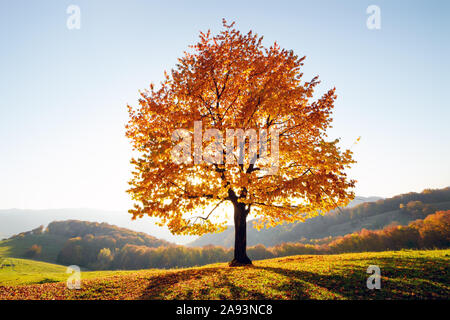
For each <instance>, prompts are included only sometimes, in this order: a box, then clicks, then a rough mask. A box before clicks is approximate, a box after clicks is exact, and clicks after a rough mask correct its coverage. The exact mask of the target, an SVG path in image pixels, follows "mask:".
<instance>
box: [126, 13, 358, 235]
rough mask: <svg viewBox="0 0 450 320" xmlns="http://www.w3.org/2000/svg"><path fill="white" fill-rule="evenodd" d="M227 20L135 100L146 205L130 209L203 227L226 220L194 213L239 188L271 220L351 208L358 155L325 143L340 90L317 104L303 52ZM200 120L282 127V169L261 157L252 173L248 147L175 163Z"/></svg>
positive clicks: (173, 226)
mask: <svg viewBox="0 0 450 320" xmlns="http://www.w3.org/2000/svg"><path fill="white" fill-rule="evenodd" d="M223 26H224V30H223V31H221V32H220V33H219V34H217V35H211V33H210V32H209V31H208V32H207V33H200V39H199V42H198V43H197V44H195V45H193V46H191V47H190V48H191V51H190V52H186V53H185V54H184V55H183V57H181V58H180V59H179V60H178V64H177V65H176V66H175V68H174V69H173V70H171V72H170V73H165V80H164V81H163V82H162V83H161V87H160V88H159V89H155V88H154V86H153V84H152V85H150V90H146V91H144V92H142V93H141V96H142V98H141V99H140V100H139V106H138V107H137V108H131V107H129V115H130V117H129V122H128V125H127V127H126V129H127V131H126V135H127V137H128V138H130V140H131V142H132V144H133V147H134V148H135V149H136V150H137V151H138V152H139V153H140V154H141V155H140V157H139V159H137V160H135V161H133V165H134V166H135V170H134V172H133V178H132V179H131V181H130V185H131V188H130V190H129V191H128V192H129V193H130V194H131V195H132V198H133V199H134V200H136V201H137V202H138V203H139V205H136V206H135V208H134V209H133V210H131V212H132V213H133V215H134V217H137V216H142V215H143V214H147V215H150V216H154V217H159V218H160V219H162V220H163V221H164V223H165V224H167V225H168V227H169V229H170V230H171V231H172V232H174V233H182V234H202V233H205V232H210V231H218V230H220V228H221V225H220V224H217V223H212V222H211V220H209V219H201V218H200V219H195V217H196V216H198V215H199V212H198V211H199V210H200V209H203V210H207V208H210V207H211V206H214V205H215V204H216V203H217V201H222V200H231V198H230V193H231V194H234V195H236V196H237V198H238V200H236V201H239V202H242V203H245V204H247V205H250V206H251V207H252V208H253V210H254V211H255V210H256V211H255V212H257V213H258V215H259V216H261V217H262V219H263V220H264V219H265V221H266V222H267V223H268V224H269V225H276V224H279V223H282V222H285V221H295V220H304V219H307V218H308V217H310V216H311V215H314V214H318V212H326V211H328V210H331V209H334V208H336V206H337V205H345V204H346V203H347V202H348V201H349V200H350V199H351V198H352V197H353V193H352V192H351V191H349V190H351V188H352V187H353V186H354V183H355V182H354V181H353V180H348V179H347V176H346V174H345V170H346V169H347V168H349V167H350V165H351V164H353V163H354V160H353V158H352V153H351V151H349V150H345V151H341V150H340V149H339V147H338V141H331V142H329V141H326V130H327V129H328V128H329V127H330V123H331V121H332V118H331V114H332V110H333V108H334V101H335V99H336V93H335V89H331V90H329V91H328V92H326V93H325V94H324V95H323V96H322V97H321V98H320V99H318V100H317V101H311V98H312V97H313V93H314V89H315V87H316V86H317V84H318V83H319V81H318V77H314V78H313V79H312V80H310V81H308V82H302V76H303V74H302V71H301V70H302V66H303V62H304V59H305V58H304V57H298V56H296V55H295V54H294V53H293V52H292V50H286V49H282V48H281V47H280V46H279V45H278V44H277V43H274V44H273V45H272V46H270V47H269V48H266V47H264V46H263V45H262V37H259V36H258V35H256V34H253V33H252V32H248V33H247V34H242V33H241V32H240V31H238V30H236V29H233V26H234V22H233V23H231V24H227V22H226V20H223ZM195 121H202V124H203V130H207V129H211V128H214V129H218V130H219V131H223V130H226V129H234V128H241V129H243V130H244V131H246V130H248V129H255V130H256V131H258V132H259V130H261V129H266V130H271V129H277V130H278V131H279V132H280V134H279V168H278V173H277V175H265V173H264V171H263V170H260V169H261V168H260V167H261V166H262V162H263V161H262V159H257V161H256V162H254V163H253V167H252V170H249V168H250V163H251V162H250V159H249V152H247V153H246V154H245V161H244V164H237V163H236V164H234V165H229V164H211V163H206V162H203V163H194V161H191V162H190V163H180V164H176V163H173V162H172V161H171V158H170V150H171V149H172V148H173V147H174V144H173V142H172V141H171V135H172V133H173V132H174V131H175V130H177V129H186V130H187V131H188V132H191V133H192V132H193V129H194V122H195ZM269 140H270V139H269ZM203 147H204V146H203ZM246 150H247V151H248V148H246ZM292 203H294V204H295V210H294V209H293V208H290V207H291V206H292ZM216 213H217V211H216V212H214V213H213V214H212V215H211V217H212V216H214V214H216ZM204 217H205V216H203V218H204ZM193 220H196V222H195V223H193Z"/></svg>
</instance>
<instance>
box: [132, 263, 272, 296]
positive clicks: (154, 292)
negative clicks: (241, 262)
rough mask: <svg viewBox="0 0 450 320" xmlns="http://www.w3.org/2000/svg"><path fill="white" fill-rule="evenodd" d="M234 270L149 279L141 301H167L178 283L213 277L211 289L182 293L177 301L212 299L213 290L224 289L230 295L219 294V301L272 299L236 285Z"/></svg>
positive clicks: (207, 271)
mask: <svg viewBox="0 0 450 320" xmlns="http://www.w3.org/2000/svg"><path fill="white" fill-rule="evenodd" d="M232 271H233V269H228V268H204V269H197V270H186V271H178V272H173V273H170V274H165V275H162V276H157V277H154V278H151V279H149V283H148V284H147V287H146V289H145V290H144V291H143V293H142V294H141V296H140V299H143V300H148V299H157V300H158V299H165V298H166V296H167V294H169V293H172V292H171V290H172V289H173V287H174V286H175V285H177V284H178V283H182V282H185V281H190V280H196V279H198V280H200V279H202V278H204V277H212V278H213V279H214V281H213V282H212V283H211V287H206V288H205V287H204V288H197V289H195V288H191V289H187V290H185V291H184V292H180V294H179V295H178V296H175V299H178V298H179V299H211V296H210V292H211V289H213V288H219V289H224V290H225V291H228V292H229V293H230V295H227V294H218V296H217V299H220V300H225V299H244V298H245V299H258V300H268V299H270V297H268V296H266V295H264V294H263V293H261V292H257V291H251V290H248V289H245V288H243V287H240V286H237V285H235V284H234V283H233V282H232V281H231V280H230V275H229V273H231V272H232ZM195 290H197V295H196V296H194V292H195ZM166 293H167V294H166Z"/></svg>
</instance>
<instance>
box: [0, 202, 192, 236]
mask: <svg viewBox="0 0 450 320" xmlns="http://www.w3.org/2000/svg"><path fill="white" fill-rule="evenodd" d="M62 220H83V221H91V222H106V223H109V224H113V225H116V226H119V227H122V228H127V229H130V230H134V231H139V232H146V233H147V234H149V235H152V236H154V237H157V238H161V239H165V240H167V241H170V242H174V243H179V244H184V243H187V242H189V241H192V240H194V239H195V238H196V237H188V236H174V235H172V234H171V233H170V231H168V230H167V229H166V228H161V227H159V226H157V225H155V223H154V221H155V220H154V219H151V218H150V217H144V218H142V219H137V220H131V215H130V214H129V213H128V212H126V211H106V210H96V209H51V210H26V209H7V210H0V239H3V238H8V237H10V236H12V235H14V234H18V233H20V232H24V231H29V230H31V229H34V228H36V227H38V226H40V225H44V226H47V225H48V224H49V223H50V222H52V221H62Z"/></svg>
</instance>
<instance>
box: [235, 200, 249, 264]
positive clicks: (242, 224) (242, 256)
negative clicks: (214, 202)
mask: <svg viewBox="0 0 450 320" xmlns="http://www.w3.org/2000/svg"><path fill="white" fill-rule="evenodd" d="M247 214H248V210H246V209H245V204H243V203H234V259H233V261H231V262H230V267H236V266H245V265H251V264H252V261H251V260H250V259H249V258H248V256H247Z"/></svg>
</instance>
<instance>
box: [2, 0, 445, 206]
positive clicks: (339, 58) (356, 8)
mask: <svg viewBox="0 0 450 320" xmlns="http://www.w3.org/2000/svg"><path fill="white" fill-rule="evenodd" d="M70 4H74V5H78V6H79V7H80V9H81V29H80V30H68V29H67V27H66V20H67V18H68V16H69V15H68V14H67V13H66V9H67V7H68V6H69V5H70ZM371 4H375V5H378V6H379V7H380V9H381V29H380V30H369V29H368V28H367V27H366V19H367V17H368V15H367V14H366V8H367V7H368V6H369V5H371ZM449 12H450V2H448V1H376V0H373V1H242V0H241V1H213V0H210V1H143V0H142V1H133V0H131V1H130V0H128V1H101V0H95V1H92V0H90V1H82V0H71V1H20V0H19V1H18V0H15V1H2V2H1V3H0V44H1V50H0V70H1V71H0V72H1V73H0V74H1V76H0V180H1V184H0V208H12V207H16V208H33V209H39V208H63V207H64V208H69V207H91V208H103V209H128V208H129V206H130V200H129V196H128V195H127V194H126V193H125V190H126V189H127V186H128V185H127V181H128V179H129V177H130V170H131V167H130V165H129V159H130V157H131V148H130V145H129V142H128V141H127V139H126V138H125V137H124V125H125V124H126V122H127V116H128V115H127V110H126V105H127V104H136V101H137V99H138V90H140V89H145V88H147V87H148V85H149V84H150V82H155V83H159V81H160V80H161V79H162V75H163V71H164V70H169V69H171V68H172V67H173V66H174V64H175V63H176V61H177V58H178V57H179V56H181V55H182V53H183V51H184V50H186V49H187V46H188V45H189V44H193V43H194V42H195V41H196V40H197V38H198V32H199V31H200V30H203V31H206V30H207V29H211V30H212V31H213V32H217V31H218V30H220V27H221V20H222V18H226V19H227V20H228V21H236V23H237V25H236V26H237V27H238V28H239V29H240V30H242V31H244V32H247V31H248V30H250V29H251V30H253V31H254V32H256V33H258V34H260V35H264V39H265V40H264V44H266V45H270V44H271V43H272V42H273V41H275V40H276V41H278V42H279V44H280V45H281V46H282V47H284V48H287V49H293V50H294V52H296V53H297V54H298V55H306V56H307V59H306V63H305V69H304V72H305V79H310V78H312V77H313V76H315V75H319V76H320V79H321V80H322V83H321V85H320V86H319V92H324V91H325V90H327V89H329V88H331V87H334V86H335V87H336V88H337V93H338V96H339V97H338V100H337V103H336V108H335V121H334V128H333V129H332V131H331V132H330V136H331V137H341V138H342V146H343V147H351V148H352V149H353V150H354V152H355V158H356V160H357V161H358V163H357V164H356V165H355V167H354V169H353V170H352V171H351V172H350V175H351V177H353V178H355V179H357V180H358V184H357V188H356V192H357V194H359V195H365V196H368V195H378V196H383V197H388V196H392V195H395V194H399V193H405V192H409V191H422V190H423V189H424V188H440V187H445V186H448V185H450V168H449V165H448V163H449V159H450V148H449V141H450V127H449V125H448V122H449V119H450V109H449V103H448V94H447V92H448V87H449V85H450V81H449V80H448V74H449V71H450V68H449V67H450V62H449V59H448V57H450V44H449V31H450V22H449V21H450V19H448V15H449ZM359 136H361V141H360V142H359V144H357V145H353V142H354V141H355V140H356V138H357V137H359Z"/></svg>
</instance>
